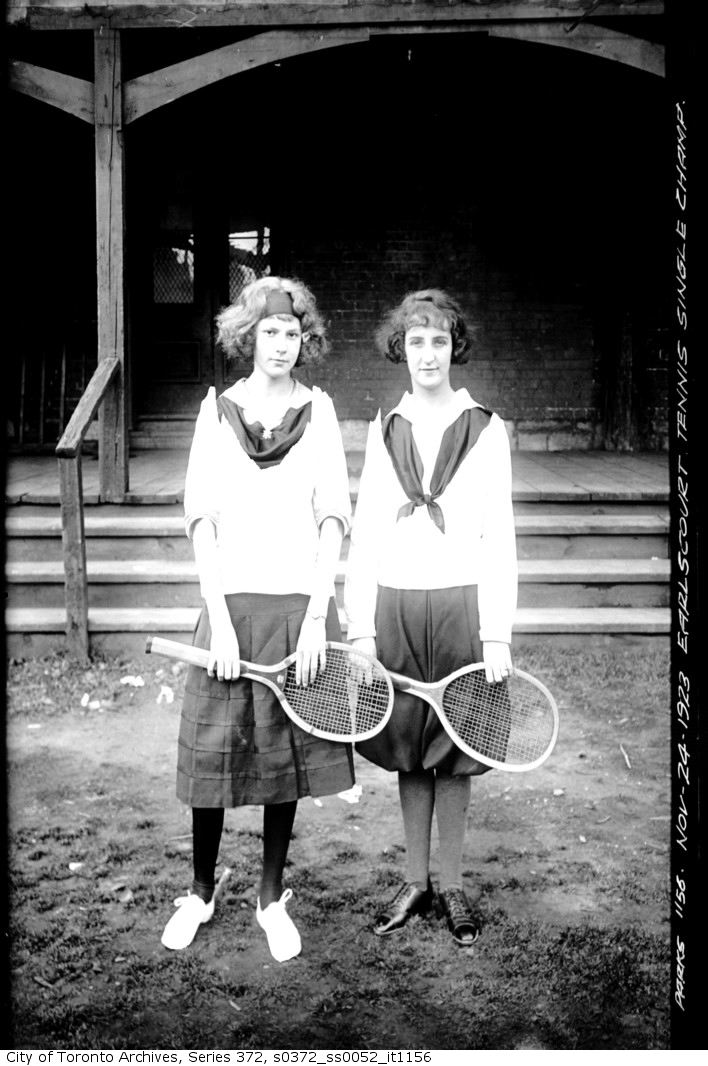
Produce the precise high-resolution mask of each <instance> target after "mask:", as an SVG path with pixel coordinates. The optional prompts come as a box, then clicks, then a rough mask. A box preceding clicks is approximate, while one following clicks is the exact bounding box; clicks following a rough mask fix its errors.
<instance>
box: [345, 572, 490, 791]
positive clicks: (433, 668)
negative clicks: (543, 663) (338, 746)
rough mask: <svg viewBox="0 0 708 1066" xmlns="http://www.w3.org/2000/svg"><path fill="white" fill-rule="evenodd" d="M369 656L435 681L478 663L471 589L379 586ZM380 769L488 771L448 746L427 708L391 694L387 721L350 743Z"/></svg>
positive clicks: (468, 773)
mask: <svg viewBox="0 0 708 1066" xmlns="http://www.w3.org/2000/svg"><path fill="white" fill-rule="evenodd" d="M376 654H377V655H378V658H379V659H380V661H381V662H382V663H383V665H384V666H385V667H387V668H388V669H389V670H393V671H394V672H395V673H399V674H405V675H406V676H407V677H412V678H414V679H415V680H417V681H440V680H441V679H442V678H443V677H446V676H447V675H448V674H451V673H452V672H453V670H459V668H460V667H461V666H468V665H469V664H470V663H477V662H481V661H482V644H481V641H480V639H479V609H478V606H477V586H476V585H460V586H457V587H455V588H447V589H392V588H386V587H383V586H379V590H378V596H377V600H376ZM357 751H359V752H360V753H361V754H362V755H363V756H364V757H365V758H366V759H368V760H369V761H370V762H373V763H376V765H377V766H381V767H383V768H384V770H405V771H411V770H440V771H442V772H443V773H446V774H454V775H456V776H468V777H469V776H473V775H476V774H484V773H486V772H487V770H489V769H490V767H489V766H485V765H484V763H480V762H478V761H477V760H476V759H473V758H471V757H470V756H469V755H466V754H465V753H464V752H462V751H460V749H459V748H457V747H455V745H454V744H453V742H452V741H451V740H450V738H449V737H448V735H447V733H446V732H445V730H444V729H443V727H442V726H441V724H440V720H439V718H438V716H437V714H436V713H435V711H434V710H433V708H432V707H431V706H430V705H429V704H428V703H426V702H425V701H424V700H421V699H419V698H418V697H417V696H412V695H411V694H410V693H407V692H396V693H395V697H394V705H393V713H392V714H391V718H390V719H389V722H388V724H387V725H386V727H385V728H384V729H383V730H382V732H381V733H378V734H377V735H376V736H375V737H372V738H371V740H365V741H363V742H362V743H360V744H357Z"/></svg>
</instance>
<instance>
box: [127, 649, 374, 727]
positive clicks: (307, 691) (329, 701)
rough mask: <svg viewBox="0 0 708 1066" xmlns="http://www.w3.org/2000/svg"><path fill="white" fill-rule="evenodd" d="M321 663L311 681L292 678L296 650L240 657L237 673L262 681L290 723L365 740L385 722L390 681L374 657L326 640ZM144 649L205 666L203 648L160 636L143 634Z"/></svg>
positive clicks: (252, 679) (205, 653) (205, 657)
mask: <svg viewBox="0 0 708 1066" xmlns="http://www.w3.org/2000/svg"><path fill="white" fill-rule="evenodd" d="M326 649H327V665H326V666H325V669H324V670H323V671H321V670H318V672H317V676H316V678H315V680H314V681H310V683H309V684H308V685H298V684H297V682H296V680H295V662H296V659H297V652H293V653H292V654H291V655H288V657H287V658H286V659H283V661H282V662H280V663H275V665H273V666H261V665H258V664H256V663H249V662H246V661H242V662H241V677H246V678H248V679H249V681H259V682H260V683H261V684H262V685H267V686H268V688H269V689H270V690H271V692H274V693H275V695H276V696H277V697H278V700H279V701H280V705H281V707H282V708H283V710H284V711H285V713H286V714H287V715H288V717H289V718H290V719H291V721H292V722H294V723H295V725H297V726H299V727H300V729H304V730H305V732H306V733H312V734H313V735H314V736H316V737H322V738H323V739H324V740H340V741H345V742H351V741H355V740H367V739H368V738H369V737H372V736H374V734H376V733H378V732H379V731H380V730H381V729H383V727H384V726H385V725H386V722H387V721H388V720H389V718H390V716H391V711H392V709H393V687H392V685H391V680H390V678H389V675H388V673H387V672H386V670H384V668H383V666H382V665H381V663H380V662H379V661H378V659H374V658H373V657H372V656H371V655H366V654H364V653H363V652H360V651H356V650H355V649H354V648H351V647H349V645H347V644H339V643H337V642H335V641H328V642H327V644H326ZM146 651H148V652H152V653H154V654H157V655H166V656H168V658H171V659H179V660H181V661H182V662H185V663H190V664H191V665H193V666H201V667H204V668H206V667H207V665H208V662H209V652H208V651H207V650H206V649H204V648H195V647H193V646H192V645H191V644H181V643H179V642H178V641H175V640H167V639H165V638H164V637H148V639H147V646H146Z"/></svg>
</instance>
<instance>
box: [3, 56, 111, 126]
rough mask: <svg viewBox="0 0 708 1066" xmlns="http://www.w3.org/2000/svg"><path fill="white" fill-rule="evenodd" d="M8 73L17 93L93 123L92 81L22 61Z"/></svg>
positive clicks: (14, 63)
mask: <svg viewBox="0 0 708 1066" xmlns="http://www.w3.org/2000/svg"><path fill="white" fill-rule="evenodd" d="M8 74H9V83H10V88H12V89H16V90H17V92H20V93H25V94H26V95H27V96H31V97H33V99H35V100H42V101H44V103H45V104H51V105H52V107H58V108H59V109H60V111H66V112H67V113H68V114H69V115H75V116H76V118H80V119H83V121H84V122H91V123H92V122H93V85H92V83H91V82H90V81H84V80H83V79H82V78H72V77H71V76H70V75H69V74H60V73H59V71H58V70H47V69H46V68H45V67H38V66H35V64H34V63H22V62H20V61H19V60H14V61H13V62H12V63H10V66H9V71H8Z"/></svg>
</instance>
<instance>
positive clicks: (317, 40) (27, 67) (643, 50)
mask: <svg viewBox="0 0 708 1066" xmlns="http://www.w3.org/2000/svg"><path fill="white" fill-rule="evenodd" d="M464 31H467V32H472V33H486V34H488V35H489V36H490V37H504V38H512V39H514V40H519V41H528V42H532V43H535V44H545V45H550V46H552V47H557V48H567V49H571V50H573V51H578V52H585V53H586V54H588V55H592V56H596V57H599V58H602V59H608V60H611V61H613V62H617V63H622V64H624V65H626V66H630V67H634V68H635V69H637V70H642V71H644V72H645V73H648V74H653V75H656V76H658V77H663V75H664V49H663V47H662V46H661V45H657V44H653V43H651V42H649V41H645V40H642V39H641V38H638V37H632V36H630V35H629V34H626V33H618V32H617V31H615V30H611V29H606V28H605V27H601V26H595V25H592V24H589V23H582V24H581V25H580V26H579V27H578V28H576V29H574V30H572V31H570V32H569V31H568V29H567V27H566V26H565V25H564V24H562V23H558V22H544V23H538V22H523V23H513V22H509V23H502V24H493V23H485V24H483V25H480V24H479V23H474V24H469V23H468V24H466V25H439V24H431V25H411V24H405V25H401V24H398V25H397V26H395V27H391V26H378V25H377V26H369V27H366V26H365V27H361V28H360V27H352V28H341V29H321V30H320V29H314V30H311V29H307V30H302V29H290V30H270V31H267V32H265V33H258V34H255V35H254V36H253V37H248V38H246V39H245V40H243V41H238V42H236V43H234V44H229V45H225V46H224V47H223V48H217V49H215V50H214V51H212V52H207V53H204V54H203V55H199V56H194V57H193V58H191V59H186V60H184V61H183V62H181V63H175V64H173V65H172V66H169V67H164V68H163V69H161V70H156V71H153V72H151V73H150V74H143V75H142V76H141V77H139V78H133V79H131V80H129V81H127V82H126V83H125V85H124V87H123V125H128V124H129V123H131V122H134V121H135V120H136V119H139V118H141V117H142V116H143V115H147V114H149V113H150V112H151V111H155V110H156V109H157V108H160V107H164V106H165V105H166V104H171V103H173V102H174V101H175V100H178V99H180V98H181V97H183V96H187V95H188V94H189V93H193V92H196V91H197V90H198V89H203V88H205V87H206V86H208V85H214V84H215V83H216V82H219V81H223V79H225V78H230V77H232V76H233V75H234V74H241V73H243V72H244V71H246V70H253V69H254V68H255V67H259V66H264V65H267V64H269V63H277V62H280V61H281V60H284V59H288V58H290V57H292V56H296V55H306V54H308V53H310V52H318V51H322V50H323V49H326V48H339V47H341V46H343V45H351V44H360V43H363V42H366V41H368V40H370V39H371V38H372V37H375V36H376V37H379V36H402V35H409V34H415V35H416V36H418V35H423V34H431V33H460V32H464ZM10 84H11V86H12V88H14V89H16V90H18V91H19V92H24V93H27V94H28V95H29V96H32V97H34V98H35V99H38V100H43V101H44V102H45V103H48V104H51V105H53V106H54V107H58V108H60V109H61V110H62V111H66V112H68V113H69V114H72V115H75V116H76V117H77V118H80V119H82V120H83V121H85V122H91V123H92V122H93V121H94V86H93V85H92V84H91V83H90V82H87V81H83V80H82V79H80V78H72V77H70V76H69V75H66V74H60V73H58V72H57V71H52V70H46V69H44V68H42V67H37V66H35V65H33V64H31V63H21V62H14V63H12V64H11V68H10Z"/></svg>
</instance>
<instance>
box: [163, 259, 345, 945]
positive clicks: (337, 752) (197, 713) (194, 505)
mask: <svg viewBox="0 0 708 1066" xmlns="http://www.w3.org/2000/svg"><path fill="white" fill-rule="evenodd" d="M217 327H218V333H217V336H218V340H219V342H220V343H221V345H222V346H223V348H224V350H225V351H226V353H227V355H229V356H230V357H232V358H237V359H249V360H252V365H251V367H250V372H249V373H248V375H247V376H246V377H242V378H240V379H239V380H238V381H237V382H236V383H235V384H234V385H232V386H231V387H230V388H228V389H226V391H225V392H223V393H222V394H221V395H220V396H217V395H216V391H215V389H214V388H211V389H209V392H208V394H207V396H206V398H205V400H204V401H203V403H202V405H201V410H200V412H199V417H198V419H197V423H196V427H195V433H194V440H193V442H192V448H191V452H190V456H189V464H188V469H187V477H186V484H185V493H184V507H185V525H186V532H187V536H189V537H190V538H191V539H192V541H193V545H194V554H195V558H196V563H197V570H198V573H199V579H200V585H201V593H202V598H203V601H204V604H203V609H202V612H201V614H200V617H199V621H198V623H197V627H196V630H195V635H194V643H195V645H197V646H198V647H200V648H206V649H208V650H209V664H208V669H207V670H206V671H205V670H200V669H198V668H196V667H190V669H189V672H188V674H187V679H186V685H185V696H184V701H183V706H182V715H181V722H180V732H179V746H178V761H177V795H178V797H179V799H181V800H182V801H183V802H184V803H186V804H189V806H191V807H192V825H193V845H194V853H193V866H194V878H193V881H192V886H191V890H190V891H189V893H188V894H187V895H186V896H182V897H180V898H179V899H177V900H175V905H176V907H177V910H176V911H175V913H174V914H173V916H172V918H171V919H170V920H169V922H168V923H167V926H166V927H165V931H164V933H163V937H162V942H163V944H164V945H165V946H166V947H168V948H172V949H180V948H184V947H186V946H187V945H188V944H190V943H191V941H192V940H193V938H194V936H195V934H196V932H197V930H198V928H199V926H200V925H201V924H202V923H204V922H207V921H209V920H210V919H211V917H212V915H213V913H214V899H213V893H214V880H215V868H216V862H217V856H218V852H219V844H220V840H221V833H222V828H223V822H224V809H225V808H227V807H239V806H243V805H246V804H258V805H262V806H263V809H264V814H263V868H262V872H261V877H260V886H259V891H258V901H257V908H256V918H257V921H258V924H259V925H260V926H261V927H262V928H263V930H264V931H265V933H266V937H267V940H268V946H269V948H270V951H271V954H272V955H273V957H274V958H275V959H277V960H278V961H281V962H282V961H285V960H286V959H289V958H292V957H293V956H294V955H297V954H298V953H299V951H300V948H301V941H300V936H299V933H298V931H297V929H296V927H295V925H294V923H293V922H292V920H291V918H290V917H289V915H288V914H287V912H286V909H285V904H286V903H287V901H288V899H289V898H290V896H291V895H292V892H291V890H290V889H286V891H283V885H282V875H283V869H284V867H285V861H286V857H287V853H288V846H289V843H290V838H291V832H292V827H293V821H294V818H295V811H296V807H297V801H298V799H299V798H300V797H301V796H307V795H310V796H320V795H328V794H332V793H336V792H339V791H342V790H345V789H347V788H350V787H351V785H352V783H353V780H354V776H353V761H352V751H351V748H350V747H349V746H347V745H344V744H334V743H330V742H329V741H324V740H319V739H317V738H314V737H310V736H309V735H308V734H306V733H304V732H303V731H301V730H299V729H297V728H296V727H295V726H293V725H292V724H291V722H290V720H289V719H288V718H287V716H286V715H285V713H284V712H283V710H282V708H281V707H280V704H279V703H278V700H277V699H276V698H275V696H274V695H273V694H272V693H271V692H270V690H269V689H268V688H267V687H266V686H264V685H262V684H259V683H257V682H251V681H248V680H246V679H244V678H240V677H239V660H240V659H247V660H249V661H252V662H259V663H264V664H272V663H276V662H279V661H280V660H282V659H284V658H285V657H286V656H287V655H289V654H290V653H291V652H294V651H296V652H297V656H298V657H297V676H298V681H300V682H301V683H303V684H307V683H308V682H309V681H310V680H314V678H315V677H316V676H317V672H318V670H320V669H323V668H324V666H325V662H326V657H325V642H326V641H327V640H341V631H340V627H339V620H338V616H337V610H336V607H335V603H334V598H333V593H334V574H335V570H336V566H337V563H338V560H339V553H340V548H341V543H342V537H343V535H344V534H345V533H347V532H348V529H349V522H350V497H349V481H348V475H347V467H346V461H345V457H344V449H343V447H342V438H341V434H340V431H339V426H338V423H337V418H336V415H335V411H334V406H333V404H332V401H331V399H330V398H329V396H328V395H327V394H326V393H325V392H322V391H321V390H320V389H318V388H317V387H313V388H311V389H310V388H308V387H307V386H305V385H304V384H303V383H302V382H300V381H298V380H297V378H295V377H294V376H293V373H292V371H293V369H294V368H295V367H297V366H299V365H301V364H303V363H308V362H310V363H311V362H314V361H316V360H319V359H321V358H322V356H323V355H324V353H325V351H326V349H327V344H326V338H325V329H324V325H323V322H322V319H321V316H320V314H319V312H318V310H317V305H316V303H315V299H314V297H313V295H312V293H311V292H310V291H309V290H308V289H307V288H306V287H305V286H304V285H303V284H302V283H301V282H299V281H296V280H293V279H290V278H279V277H266V278H262V279H260V280H259V281H255V282H253V283H251V284H250V285H248V286H247V287H246V288H245V289H244V290H243V292H242V293H241V294H240V296H239V297H238V299H237V300H236V301H235V303H234V304H233V305H232V306H230V307H227V308H226V309H225V310H224V311H222V312H221V313H220V315H219V316H218V318H217Z"/></svg>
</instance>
